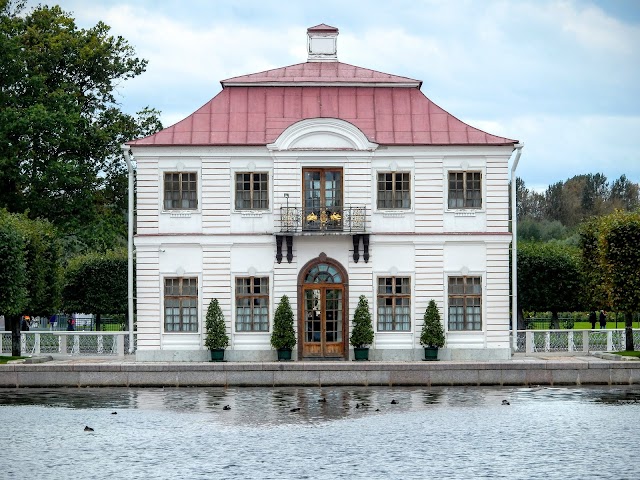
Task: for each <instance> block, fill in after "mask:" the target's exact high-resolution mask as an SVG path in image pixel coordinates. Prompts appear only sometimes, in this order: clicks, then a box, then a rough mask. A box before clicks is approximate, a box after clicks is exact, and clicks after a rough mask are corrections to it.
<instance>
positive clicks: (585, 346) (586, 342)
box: [582, 330, 590, 353]
mask: <svg viewBox="0 0 640 480" xmlns="http://www.w3.org/2000/svg"><path fill="white" fill-rule="evenodd" d="M589 332H590V330H585V331H584V332H582V351H583V352H585V353H587V352H588V351H589Z"/></svg>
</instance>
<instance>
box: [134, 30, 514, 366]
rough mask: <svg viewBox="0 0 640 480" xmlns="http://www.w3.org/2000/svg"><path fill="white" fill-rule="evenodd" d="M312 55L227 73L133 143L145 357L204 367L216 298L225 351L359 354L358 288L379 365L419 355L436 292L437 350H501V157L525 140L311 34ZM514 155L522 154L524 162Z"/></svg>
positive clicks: (461, 355) (505, 180) (504, 194)
mask: <svg viewBox="0 0 640 480" xmlns="http://www.w3.org/2000/svg"><path fill="white" fill-rule="evenodd" d="M307 32H308V59H307V61H306V62H305V63H300V64H297V65H291V66H287V67H283V68H277V69H274V70H269V71H266V72H259V73H253V74H250V75H244V76H240V77H235V78H230V79H227V80H223V81H222V82H221V83H222V90H221V92H220V93H219V94H218V95H216V96H215V97H214V98H213V99H211V100H210V101H209V102H208V103H206V104H205V105H204V106H202V107H201V108H200V109H199V110H197V111H196V112H194V113H193V114H191V115H190V116H188V117H187V118H185V119H184V120H182V121H180V122H178V123H176V124H175V125H173V126H171V127H169V128H166V129H164V130H162V131H160V132H158V133H156V134H154V135H151V136H149V137H146V138H142V139H138V140H133V141H131V142H129V143H128V146H129V147H130V152H131V154H132V155H133V157H134V158H135V160H136V163H137V199H136V202H137V205H136V209H137V223H136V225H137V233H136V236H135V248H136V307H137V334H138V337H137V351H136V359H137V360H140V361H204V360H206V359H207V358H209V356H208V354H209V352H208V350H206V347H205V346H204V338H205V333H206V332H205V328H204V321H205V315H206V309H207V306H208V305H209V302H210V301H211V300H212V299H214V298H217V299H218V301H219V302H220V305H221V307H222V310H223V312H224V315H225V319H226V322H227V331H228V333H229V336H230V346H229V348H228V349H227V351H226V354H225V358H226V359H227V360H230V361H268V360H275V359H276V352H275V350H273V349H272V348H271V346H270V333H271V328H272V321H273V315H274V312H275V309H276V307H277V304H278V302H279V300H280V298H281V297H282V296H283V295H287V296H288V297H289V299H290V302H291V306H292V308H293V311H294V313H295V317H296V330H297V339H298V344H297V346H296V348H295V349H294V359H298V360H305V359H309V360H310V359H318V358H330V359H345V360H347V359H349V358H353V350H352V349H351V350H350V346H349V333H350V328H351V319H352V317H353V313H354V310H355V308H356V305H357V302H358V298H359V296H360V295H365V296H366V298H367V299H368V301H369V305H370V307H371V312H372V317H373V324H374V330H375V340H374V343H373V345H372V346H371V351H370V359H372V360H399V361H406V360H418V359H420V358H422V356H423V353H422V348H421V346H420V343H419V337H420V331H421V328H422V323H423V315H424V312H425V309H426V307H427V304H428V302H429V300H430V299H434V300H435V301H436V303H437V305H438V307H439V309H440V312H441V316H442V320H443V323H444V328H445V332H446V347H445V348H444V349H441V350H440V358H441V359H454V360H455V359H508V358H510V357H511V348H510V296H509V291H510V290H509V282H510V280H509V268H510V267H509V255H510V244H511V238H512V237H511V233H510V231H509V159H510V158H511V156H512V154H514V151H515V150H517V149H518V148H520V145H519V144H518V141H517V140H511V139H508V138H502V137H499V136H495V135H491V134H488V133H486V132H483V131H481V130H479V129H477V128H474V127H471V126H469V125H467V124H465V123H464V122H462V121H460V120H458V119H457V118H455V117H454V116H453V115H451V114H449V113H448V112H446V111H445V110H443V109H442V108H440V107H439V106H438V105H436V104H434V103H433V102H432V101H431V100H429V99H428V98H427V97H425V95H424V94H423V93H422V92H421V91H420V87H421V83H422V82H421V81H419V80H414V79H411V78H405V77H401V76H396V75H390V74H386V73H381V72H377V71H374V70H368V69H365V68H361V67H356V66H353V65H348V64H345V63H341V62H339V61H338V58H337V48H336V43H337V36H338V29H337V28H334V27H330V26H328V25H324V24H321V25H317V26H315V27H312V28H309V29H308V31H307ZM516 163H517V162H516Z"/></svg>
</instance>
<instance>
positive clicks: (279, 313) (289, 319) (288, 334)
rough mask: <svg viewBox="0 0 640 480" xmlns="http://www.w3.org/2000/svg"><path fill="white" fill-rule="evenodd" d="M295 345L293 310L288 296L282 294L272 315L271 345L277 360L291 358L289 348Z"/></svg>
mask: <svg viewBox="0 0 640 480" xmlns="http://www.w3.org/2000/svg"><path fill="white" fill-rule="evenodd" d="M295 345H296V332H295V330H294V329H293V310H291V305H290V304H289V297H287V296H286V295H283V296H282V298H281V299H280V303H279V304H278V308H276V314H275V316H274V317H273V331H272V332H271V346H272V347H273V348H275V349H276V350H277V351H278V360H291V350H292V349H293V347H295Z"/></svg>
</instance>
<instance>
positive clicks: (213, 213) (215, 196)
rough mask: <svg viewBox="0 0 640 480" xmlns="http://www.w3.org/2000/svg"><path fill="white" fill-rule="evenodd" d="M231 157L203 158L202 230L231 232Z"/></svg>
mask: <svg viewBox="0 0 640 480" xmlns="http://www.w3.org/2000/svg"><path fill="white" fill-rule="evenodd" d="M229 167H230V164H229V158H206V157H205V158H203V159H202V231H203V233H212V234H217V235H219V234H225V233H226V234H229V233H231V220H230V213H231V192H232V186H231V185H232V181H233V180H232V179H231V170H230V168H229Z"/></svg>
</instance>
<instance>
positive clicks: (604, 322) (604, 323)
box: [600, 310, 607, 328]
mask: <svg viewBox="0 0 640 480" xmlns="http://www.w3.org/2000/svg"><path fill="white" fill-rule="evenodd" d="M600 328H607V312H605V311H604V310H600Z"/></svg>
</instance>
